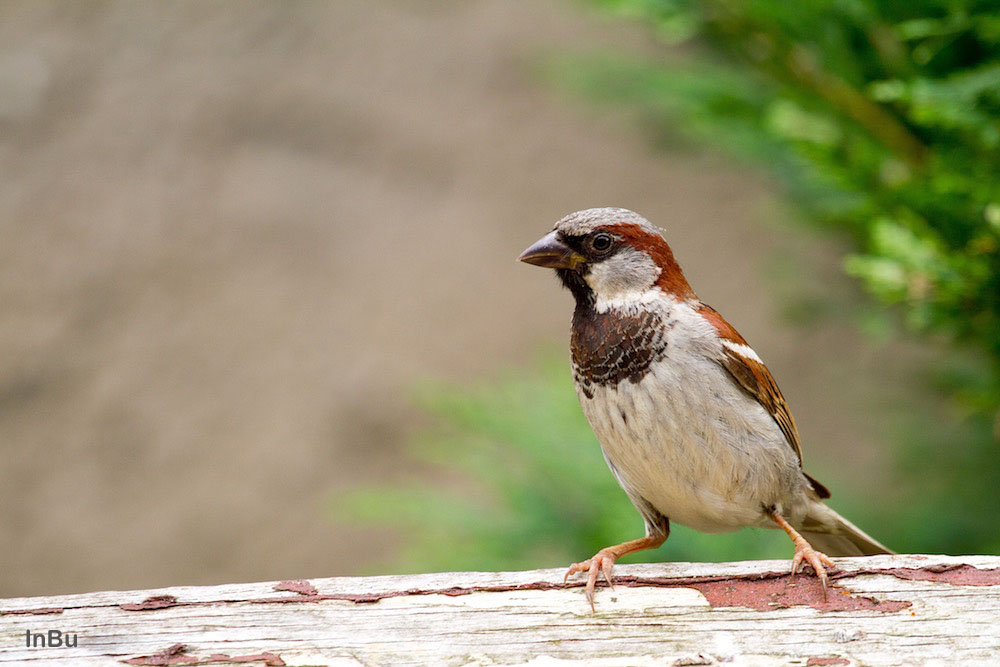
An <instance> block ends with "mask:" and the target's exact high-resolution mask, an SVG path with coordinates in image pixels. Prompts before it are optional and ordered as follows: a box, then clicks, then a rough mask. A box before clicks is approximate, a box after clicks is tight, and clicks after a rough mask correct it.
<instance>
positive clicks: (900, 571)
mask: <svg viewBox="0 0 1000 667" xmlns="http://www.w3.org/2000/svg"><path fill="white" fill-rule="evenodd" d="M876 572H877V573H878V574H891V575H892V576H894V577H896V578H897V579H908V580H911V581H941V582H944V583H946V584H953V585H955V586H1000V569H998V570H980V569H979V568H976V567H973V566H972V565H964V564H963V565H930V566H928V567H920V568H916V567H895V568H892V569H888V570H876Z"/></svg>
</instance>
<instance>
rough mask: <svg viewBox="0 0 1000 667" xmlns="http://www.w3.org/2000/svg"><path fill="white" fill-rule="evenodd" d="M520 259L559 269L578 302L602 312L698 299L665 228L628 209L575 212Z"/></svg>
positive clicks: (565, 283) (522, 254)
mask: <svg viewBox="0 0 1000 667" xmlns="http://www.w3.org/2000/svg"><path fill="white" fill-rule="evenodd" d="M518 259H519V260H521V261H522V262H527V263H529V264H534V265H536V266H542V267H545V268H550V269H555V270H556V272H557V273H558V274H559V278H560V279H561V280H562V282H563V284H564V285H565V286H566V287H568V288H569V289H570V291H572V292H573V296H574V297H575V298H576V300H577V303H578V304H589V305H595V306H596V307H597V308H598V310H605V309H607V308H609V307H613V306H617V307H625V306H629V305H632V304H638V303H643V302H646V301H648V300H650V299H656V298H663V297H672V298H675V299H690V298H693V297H694V292H692V291H691V286H690V285H688V282H687V280H685V278H684V274H683V273H682V272H681V268H680V266H678V265H677V262H676V261H674V255H673V253H672V252H671V251H670V246H668V245H667V242H666V241H664V240H663V237H662V236H661V235H660V232H659V230H658V229H657V228H656V227H654V226H653V225H652V224H650V222H649V221H648V220H646V219H645V218H643V217H642V216H641V215H639V214H638V213H634V212H632V211H629V210H627V209H624V208H591V209H587V210H585V211H577V212H576V213H571V214H570V215H567V216H566V217H565V218H563V219H562V220H560V221H559V222H557V223H556V226H555V228H554V229H553V230H552V231H551V232H549V233H548V234H546V235H545V236H543V237H542V238H541V239H539V240H538V241H537V242H536V243H534V244H533V245H532V246H531V247H529V248H528V249H527V250H525V251H524V252H523V253H521V256H520V257H518Z"/></svg>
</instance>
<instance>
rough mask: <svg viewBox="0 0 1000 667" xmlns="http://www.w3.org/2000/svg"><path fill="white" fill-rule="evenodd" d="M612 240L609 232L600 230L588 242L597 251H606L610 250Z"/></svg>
mask: <svg viewBox="0 0 1000 667" xmlns="http://www.w3.org/2000/svg"><path fill="white" fill-rule="evenodd" d="M612 242H613V239H612V238H611V234H604V233H603V232H602V233H600V234H597V235H596V236H594V239H593V240H592V241H591V242H590V246H591V247H592V248H593V249H594V250H596V251H597V252H607V251H608V250H611V244H612Z"/></svg>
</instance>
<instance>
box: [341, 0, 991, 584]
mask: <svg viewBox="0 0 1000 667" xmlns="http://www.w3.org/2000/svg"><path fill="white" fill-rule="evenodd" d="M591 1H592V2H596V4H598V5H601V6H603V7H604V8H606V9H610V10H613V11H615V12H618V13H621V14H625V15H627V16H631V17H634V18H637V19H640V20H642V21H645V22H648V23H649V24H650V25H651V26H652V27H653V29H654V30H655V32H656V35H657V36H658V37H659V38H660V39H661V40H662V41H663V43H664V45H665V46H664V56H665V57H664V59H663V60H660V61H657V62H655V63H651V62H634V61H628V60H624V59H622V58H620V57H617V56H615V55H607V54H605V55H587V56H567V57H563V58H560V59H558V60H556V61H554V62H553V63H551V65H550V67H549V74H550V76H551V77H552V79H553V80H554V81H556V82H557V83H558V84H559V85H562V86H565V87H569V88H570V89H573V90H576V91H578V92H580V93H583V94H585V95H587V96H588V97H590V98H591V99H594V100H597V101H600V102H603V103H606V104H611V105H616V106H621V107H624V108H627V109H629V110H630V111H632V112H634V113H637V114H639V115H640V116H641V118H642V119H643V120H644V121H645V122H646V124H647V125H648V126H649V127H650V128H652V129H653V130H654V131H655V133H656V136H657V137H658V138H659V141H660V142H662V143H671V144H676V143H678V142H686V143H689V144H691V145H697V146H710V147H713V148H715V149H718V150H721V151H725V152H726V153H727V154H730V155H735V156H738V157H739V158H740V159H742V160H744V161H745V162H746V163H748V164H751V165H754V166H762V167H765V168H766V169H767V170H768V171H769V173H771V174H773V175H774V178H775V180H776V181H777V182H778V183H780V184H781V185H782V186H783V187H784V188H785V189H786V191H787V192H788V194H789V196H790V198H791V199H792V200H793V201H794V202H795V203H796V204H797V205H798V206H799V208H800V210H801V212H802V218H803V219H805V220H808V221H812V222H815V223H817V224H820V225H822V226H824V227H826V228H829V229H836V230H843V231H844V232H846V233H847V234H848V235H849V236H850V238H851V239H852V240H853V242H854V244H855V248H856V249H857V250H856V252H855V253H854V254H851V255H850V256H848V257H847V258H846V259H845V263H844V268H845V270H846V271H847V272H848V273H849V274H851V275H853V276H856V277H857V278H859V279H860V280H861V281H862V283H863V284H864V285H865V286H866V288H867V289H868V290H869V292H870V293H871V294H872V295H873V296H874V297H875V298H876V299H877V300H878V301H880V302H881V303H884V304H888V305H892V306H895V307H896V310H897V312H899V313H900V314H901V315H902V320H903V322H904V323H905V326H906V327H908V328H909V329H910V330H911V331H913V332H917V333H920V334H925V335H931V336H933V337H934V340H935V341H937V344H939V345H941V346H942V347H941V349H950V350H951V351H952V352H951V353H949V354H947V355H944V358H942V360H941V361H940V362H939V363H938V364H936V365H935V366H934V367H933V368H930V369H928V374H927V378H926V379H927V380H928V385H929V386H932V387H933V388H934V390H935V391H938V392H940V393H939V395H940V396H942V397H944V399H945V407H944V408H943V409H942V410H941V411H938V412H933V411H932V412H927V413H924V412H922V411H920V410H919V409H917V408H915V407H913V406H909V407H908V408H907V406H902V407H897V409H896V414H889V415H886V418H887V419H889V420H894V421H895V423H896V424H897V426H896V427H895V433H894V434H893V437H894V440H895V442H896V443H897V445H896V452H895V453H896V455H897V457H896V459H897V466H896V468H897V470H896V474H895V475H894V477H893V478H892V479H887V480H886V481H885V484H884V485H883V486H882V487H881V488H879V489H875V490H873V491H872V495H871V497H870V498H868V499H856V500H854V504H853V506H852V505H850V504H848V505H847V506H844V505H838V504H837V501H840V502H843V500H842V499H841V498H839V497H837V498H835V499H834V500H835V503H834V504H835V505H836V506H838V507H840V508H841V509H843V510H844V511H845V513H847V514H848V515H849V516H851V518H852V519H853V520H856V521H857V523H859V525H861V526H862V527H865V528H870V529H871V531H872V533H873V534H875V535H877V536H878V537H879V538H880V539H882V540H884V541H886V542H887V543H889V544H891V545H893V546H895V547H897V548H899V549H901V550H910V551H950V552H992V553H1000V530H998V527H997V517H998V516H1000V494H997V493H996V489H997V488H998V487H1000V446H998V440H1000V12H997V10H996V5H995V3H992V2H971V1H969V0H953V1H948V2H945V1H943V0H909V1H907V2H899V1H898V0H887V1H883V2H875V1H872V0H867V1H866V0H817V1H815V2H808V3H797V2H787V1H786V0H756V1H754V2H740V1H737V0H591ZM869 315H870V312H869ZM866 327H867V328H870V329H873V330H878V331H880V332H882V334H883V335H884V334H885V332H887V331H893V330H895V327H894V326H893V324H892V323H891V322H889V323H888V324H882V325H876V326H871V325H870V323H869V325H866ZM946 346H947V347H946ZM419 402H420V404H421V405H422V406H423V407H424V408H425V409H426V410H427V411H428V412H429V413H431V414H433V415H437V416H438V417H439V418H440V419H439V426H438V427H435V428H434V429H432V430H430V431H428V432H427V433H425V434H424V435H423V436H422V437H421V438H420V439H419V441H418V442H417V443H416V444H415V447H414V452H413V455H414V458H415V460H416V461H418V462H421V463H423V464H432V465H436V466H438V467H437V468H432V470H437V472H436V473H434V472H432V473H431V474H430V475H431V477H437V478H438V479H437V480H436V481H435V482H433V483H431V482H422V483H419V484H413V485H410V486H409V487H407V488H398V487H396V488H392V489H388V488H370V489H365V490H362V491H359V492H355V493H352V494H351V495H350V497H348V498H341V499H339V500H338V514H339V515H340V516H341V517H351V518H354V519H359V518H360V519H363V520H372V521H376V522H382V523H388V524H392V525H395V526H397V527H400V528H402V529H404V530H408V532H409V537H408V538H407V539H406V540H405V548H406V551H405V553H404V554H403V556H402V559H401V561H400V563H399V564H398V566H399V567H400V568H401V569H407V570H421V569H439V568H455V569H469V568H482V569H490V570H493V569H503V568H519V567H539V566H542V565H559V564H566V563H569V562H571V561H574V560H582V559H584V558H586V557H588V556H590V555H591V553H593V552H594V551H595V550H596V549H598V548H600V547H602V546H606V545H609V544H614V543H617V542H620V541H623V540H626V539H631V538H634V537H636V536H638V535H640V534H641V532H642V524H641V521H640V519H639V517H638V515H637V514H636V513H635V511H634V510H633V509H632V507H631V505H629V503H628V501H627V499H626V498H625V496H624V494H623V493H622V492H621V491H620V490H619V489H618V487H617V484H616V483H615V481H614V479H613V478H612V476H611V475H610V473H609V472H608V471H607V469H606V466H605V465H604V462H603V461H602V459H601V454H600V449H599V447H598V445H597V443H596V442H595V440H594V437H593V435H592V434H591V432H590V430H589V428H588V427H587V425H586V422H585V421H584V419H583V417H582V415H581V413H580V408H579V405H578V404H577V401H576V397H575V395H574V393H573V392H572V389H571V386H570V381H569V371H568V364H567V363H566V361H565V360H563V359H560V360H558V361H551V362H546V363H545V364H543V371H542V372H540V373H538V374H537V375H532V376H528V377H524V376H519V377H508V378H504V379H501V380H498V381H495V382H491V383H488V384H484V385H483V386H480V387H474V388H458V387H447V386H437V387H433V388H427V389H426V390H425V391H423V392H422V393H421V396H420V401H419ZM941 414H944V415H946V416H947V419H944V420H940V419H936V417H938V416H939V415H941ZM456 467H457V470H458V471H459V472H460V473H462V475H461V479H462V480H464V482H462V481H456V480H454V479H452V476H453V473H454V472H455V471H456ZM421 477H422V478H426V477H427V475H422V476H421ZM463 484H464V485H465V486H462V485H463ZM469 484H472V485H473V486H472V488H471V489H470V488H469V487H468V485H469ZM847 502H848V503H850V502H851V500H850V499H848V500H847ZM789 552H790V547H789V545H788V544H787V540H784V539H783V538H782V536H780V535H778V534H776V533H774V532H772V531H761V530H756V531H754V530H751V531H741V532H739V533H736V534H732V535H728V536H709V535H702V534H699V533H695V532H693V531H688V530H685V529H684V528H682V527H677V526H675V527H674V534H673V536H672V538H671V539H670V540H668V541H667V543H666V545H665V546H664V547H662V548H661V549H660V550H657V551H655V552H646V553H643V554H638V555H636V556H635V557H634V558H635V560H643V559H646V560H713V559H714V560H727V559H738V558H761V557H785V556H787V555H788V554H789Z"/></svg>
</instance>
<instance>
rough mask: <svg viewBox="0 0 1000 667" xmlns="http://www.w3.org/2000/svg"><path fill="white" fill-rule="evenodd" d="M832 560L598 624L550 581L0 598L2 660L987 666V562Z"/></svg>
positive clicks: (539, 577)
mask: <svg viewBox="0 0 1000 667" xmlns="http://www.w3.org/2000/svg"><path fill="white" fill-rule="evenodd" d="M837 563H838V565H839V566H840V568H841V570H840V572H839V574H836V575H834V577H833V587H832V588H831V590H830V594H829V596H828V598H827V600H826V601H824V600H823V598H822V593H821V590H820V588H819V585H818V583H817V582H816V581H815V579H814V578H812V577H798V578H796V579H795V580H789V577H788V576H787V574H786V573H787V570H788V565H789V564H788V562H787V561H756V562H742V563H664V564H656V565H623V566H619V567H618V568H616V571H615V572H616V575H617V576H616V579H615V581H616V588H615V590H614V591H609V590H606V589H603V588H602V589H600V590H599V591H598V596H597V612H596V613H592V612H591V611H590V607H589V606H588V605H587V603H586V602H585V600H584V597H583V593H582V589H581V587H580V585H579V583H571V584H570V585H568V586H564V585H563V584H562V575H563V570H561V569H554V570H536V571H530V572H506V573H493V572H487V573H477V572H460V573H442V574H426V575H411V576H387V577H339V578H332V579H312V580H310V581H308V582H304V581H302V582H277V583H276V582H270V583H254V584H232V585H223V586H204V587H176V588H168V589H162V590H155V591H128V592H100V593H90V594H85V595H64V596H56V597H45V598H19V599H9V600H0V664H26V665H32V664H39V665H41V664H46V665H121V664H132V665H167V664H169V665H194V664H213V665H216V664H243V665H246V664H254V665H267V664H270V665H282V664H284V665H355V664H372V665H416V664H445V665H487V664H520V663H526V662H531V663H532V664H539V665H542V664H544V665H550V664H553V665H554V664H573V663H581V662H586V663H588V664H597V665H618V664H623V663H628V664H636V665H663V664H668V665H670V664H677V665H682V664H687V665H695V664H706V665H707V664H716V663H728V664H739V665H834V664H842V665H847V664H864V665H913V664H963V665H976V664H980V665H995V664H1000V557H988V556H968V557H948V556H877V557H872V558H844V559H838V560H837ZM50 630H58V631H60V632H61V633H63V634H62V640H63V641H64V642H65V641H66V639H68V638H71V637H75V639H76V646H75V647H65V646H62V647H53V646H48V647H42V646H35V647H30V646H28V645H27V644H28V643H29V642H30V641H32V638H33V635H42V634H44V635H45V637H46V640H48V639H49V636H48V634H47V633H48V632H49V631H50ZM54 636H55V635H53V637H54ZM35 641H37V639H35Z"/></svg>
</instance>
